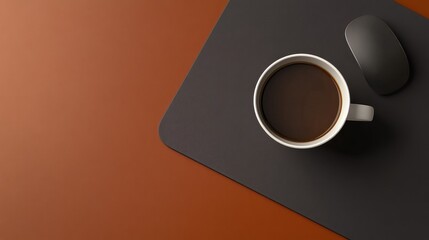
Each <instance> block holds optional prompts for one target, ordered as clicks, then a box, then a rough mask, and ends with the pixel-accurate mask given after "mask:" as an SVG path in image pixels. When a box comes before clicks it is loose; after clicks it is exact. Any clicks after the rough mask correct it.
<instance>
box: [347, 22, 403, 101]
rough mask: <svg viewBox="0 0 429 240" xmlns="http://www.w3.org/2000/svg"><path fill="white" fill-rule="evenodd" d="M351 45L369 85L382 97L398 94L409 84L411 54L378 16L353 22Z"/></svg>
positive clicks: (350, 29) (350, 28) (348, 36)
mask: <svg viewBox="0 0 429 240" xmlns="http://www.w3.org/2000/svg"><path fill="white" fill-rule="evenodd" d="M345 35H346V40H347V44H348V45H349V47H350V49H351V51H352V53H353V55H354V57H355V58H356V61H357V62H358V64H359V67H360V68H361V70H362V72H363V75H364V76H365V79H366V80H367V81H368V84H369V85H370V86H371V87H372V89H374V91H375V92H377V93H378V94H381V95H387V94H391V93H393V92H396V91H398V90H399V89H400V88H401V87H403V86H404V85H405V83H406V82H407V81H408V78H409V75H410V67H409V63H408V58H407V55H406V54H405V51H404V49H403V48H402V46H401V43H400V42H399V40H398V38H397V37H396V36H395V34H394V33H393V31H392V30H391V29H390V28H389V26H388V25H387V24H386V23H385V22H384V21H383V20H381V19H380V18H378V17H375V16H369V15H365V16H361V17H358V18H356V19H354V20H353V21H351V22H350V23H349V24H348V25H347V27H346V31H345Z"/></svg>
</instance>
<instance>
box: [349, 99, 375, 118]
mask: <svg viewBox="0 0 429 240" xmlns="http://www.w3.org/2000/svg"><path fill="white" fill-rule="evenodd" d="M373 118H374V108H373V107H371V106H368V105H363V104H353V103H352V104H350V109H349V114H348V115H347V121H363V122H371V121H372V119H373Z"/></svg>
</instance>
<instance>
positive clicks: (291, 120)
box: [262, 63, 341, 142]
mask: <svg viewBox="0 0 429 240" xmlns="http://www.w3.org/2000/svg"><path fill="white" fill-rule="evenodd" d="M340 108H341V95H340V92H339V90H338V86H337V84H336V82H335V80H334V79H333V78H332V76H331V75H330V74H329V73H328V72H326V71H325V70H323V69H322V68H319V67H317V66H315V65H312V64H306V63H296V64H291V65H288V66H285V67H283V68H281V69H279V70H278V71H277V72H275V73H274V74H273V75H271V77H270V78H269V79H268V81H267V83H266V85H265V87H264V90H263V93H262V112H263V115H264V118H265V121H266V122H267V123H268V125H269V126H270V127H271V128H272V130H274V131H275V132H276V133H277V134H278V135H280V136H281V137H283V138H285V139H287V140H291V141H295V142H308V141H312V140H315V139H317V138H319V137H321V136H323V135H324V134H325V133H326V132H327V131H329V130H330V129H331V127H332V126H333V125H334V124H335V122H336V121H337V118H338V115H339V112H340Z"/></svg>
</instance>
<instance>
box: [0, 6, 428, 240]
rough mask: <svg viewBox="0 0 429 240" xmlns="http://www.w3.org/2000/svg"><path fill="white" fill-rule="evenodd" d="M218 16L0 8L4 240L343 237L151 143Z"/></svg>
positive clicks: (164, 9) (164, 10)
mask: <svg viewBox="0 0 429 240" xmlns="http://www.w3.org/2000/svg"><path fill="white" fill-rule="evenodd" d="M404 1H405V0H404ZM407 2H410V3H411V5H412V6H411V5H410V6H411V7H413V8H418V11H419V12H420V13H421V14H428V11H429V6H428V5H427V4H426V5H425V6H424V8H423V9H425V10H422V8H419V6H423V5H419V3H418V0H407ZM421 2H423V0H422V1H421ZM225 5H226V0H216V1H198V0H181V1H175V0H170V1H165V0H161V1H158V0H156V1H155V0H143V1H141V0H121V1H114V0H74V1H57V0H40V1H1V2H0V239H1V240H3V239H7V240H14V239H286V238H289V239H340V238H341V237H340V236H338V235H336V234H334V233H332V232H330V231H328V230H326V229H324V228H322V227H320V226H319V225H317V224H315V223H313V222H311V221H309V220H307V219H305V218H304V217H302V216H299V215H298V214H296V213H294V212H292V211H290V210H288V209H286V208H284V207H282V206H280V205H278V204H275V203H273V202H271V201H270V200H268V199H266V198H264V197H262V196H260V195H258V194H256V193H254V192H252V191H250V190H248V189H246V188H244V187H242V186H240V185H238V184H236V183H234V182H232V181H231V180H229V179H227V178H225V177H222V176H221V175H219V174H217V173H215V172H213V171H210V170H209V169H207V168H205V167H203V166H202V165H199V164H197V163H196V162H194V161H191V160H189V159H187V158H186V157H184V156H182V155H180V154H178V153H176V152H174V151H172V150H170V149H168V148H167V147H165V146H164V145H163V144H162V143H161V141H160V139H159V137H158V133H157V128H158V123H159V121H160V119H161V118H162V115H163V113H164V112H165V110H166V109H167V107H168V104H169V103H170V101H171V100H172V98H173V96H174V94H175V92H176V91H177V89H178V88H179V86H180V84H181V82H182V80H183V79H184V77H185V75H186V73H187V72H188V71H189V69H190V67H191V65H192V63H193V61H194V60H195V58H196V56H197V54H198V52H199V50H200V49H201V47H202V45H203V44H204V41H205V40H206V39H207V37H208V35H209V33H210V31H211V29H212V27H213V26H214V25H215V23H216V20H217V19H218V17H219V16H220V14H221V12H222V10H223V8H224V7H225ZM416 6H417V7H416Z"/></svg>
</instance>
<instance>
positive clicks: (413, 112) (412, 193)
mask: <svg viewBox="0 0 429 240" xmlns="http://www.w3.org/2000/svg"><path fill="white" fill-rule="evenodd" d="M363 14H372V15H376V16H379V17H380V18H382V19H384V20H385V21H386V22H387V23H388V24H389V25H390V26H391V28H392V29H393V30H394V31H395V33H396V34H397V36H398V38H399V39H400V41H401V42H402V44H403V46H404V48H405V51H406V52H407V54H408V57H409V60H410V64H411V71H412V76H411V81H410V82H409V84H408V85H407V86H406V87H405V88H404V89H403V90H402V91H400V92H398V93H396V94H394V95H391V96H387V97H383V96H379V95H376V94H375V93H374V92H373V91H372V90H371V89H370V88H369V86H368V85H367V83H366V82H365V80H364V78H363V75H362V73H361V72H360V70H359V68H358V65H357V63H356V62H355V60H354V58H353V55H352V53H351V52H350V51H349V49H348V47H347V43H346V41H345V38H344V29H345V27H346V25H347V24H348V23H349V22H350V21H351V20H353V19H354V18H356V17H358V16H361V15H363ZM292 53H311V54H315V55H318V56H321V57H323V58H325V59H327V60H328V61H330V62H331V63H333V64H334V65H335V66H336V67H337V68H338V69H339V70H340V71H341V72H342V74H343V75H344V77H345V79H346V81H347V82H348V85H349V88H350V93H351V99H352V102H354V103H365V104H370V105H372V106H374V108H375V118H374V122H372V123H355V122H348V123H346V125H345V127H344V128H343V129H342V131H341V132H340V133H339V135H337V136H336V137H335V138H334V139H333V140H332V141H331V142H329V143H328V144H326V145H323V146H321V147H318V148H315V149H311V150H294V149H289V148H286V147H283V146H281V145H280V144H278V143H276V142H274V141H273V140H271V139H270V138H269V137H268V136H267V135H266V134H265V133H264V132H263V130H262V129H261V128H260V126H259V125H258V122H257V120H256V117H255V115H254V112H253V106H252V97H253V90H254V87H255V85H256V82H257V80H258V77H259V76H260V74H261V73H262V72H263V71H264V69H265V68H266V67H267V66H268V65H269V64H271V63H272V62H273V61H275V60H276V59H278V58H280V57H283V56H286V55H288V54H292ZM177 61H180V59H177ZM173 64H174V63H173ZM167 68H168V67H167ZM428 105H429V20H428V19H426V18H424V17H421V16H419V15H417V14H416V13H414V12H412V11H410V10H408V9H406V8H404V7H402V6H401V5H399V4H396V3H394V2H393V1H390V0H389V1H386V0H377V1H374V0H360V1H351V0H329V1H328V0H326V1H319V0H305V1H303V0H294V1H292V0H291V1H285V0H277V1H276V0H275V1H260V0H245V1H244V0H243V1H231V2H230V3H229V5H228V7H227V8H226V10H225V11H224V13H223V15H222V17H221V18H220V20H219V22H218V24H217V25H216V27H215V29H214V30H213V32H212V34H211V36H210V38H209V39H208V41H207V43H206V44H205V46H204V48H203V49H202V51H201V53H200V55H199V57H198V59H197V61H196V62H195V63H194V65H193V67H192V69H191V71H190V72H189V74H188V76H187V77H186V80H185V81H184V83H183V85H182V87H181V88H180V90H179V92H178V93H177V95H176V97H175V98H174V101H173V102H172V103H171V105H170V108H169V109H168V111H167V112H166V114H165V116H164V118H163V120H162V122H161V124H160V129H159V131H160V136H161V139H162V140H163V141H164V143H165V144H166V145H168V146H169V147H171V148H172V149H174V150H176V151H178V152H180V153H182V154H184V155H186V156H188V157H190V158H192V159H194V160H195V161H197V162H200V163H202V164H204V165H205V166H207V167H209V168H211V169H213V170H215V171H217V172H219V173H221V174H223V175H225V176H227V177H229V178H231V179H233V180H235V181H237V182H238V183H241V184H243V185H244V186H246V187H249V188H251V189H253V190H255V191H256V192H258V193H260V194H262V195H264V196H266V197H268V198H270V199H272V200H274V201H276V202H278V203H280V204H282V205H284V206H286V207H288V208H290V209H292V210H294V211H296V212H298V213H300V214H302V215H304V216H306V217H308V218H309V219H312V220H313V221H315V222H317V223H319V224H321V225H323V226H325V227H327V228H329V229H331V230H333V231H335V232H337V233H339V234H341V235H343V236H345V237H347V238H351V239H416V238H419V239H422V238H424V237H425V236H426V235H429V233H428V231H427V229H428V227H429V127H428V126H429V113H428V111H429V110H428V109H429V106H428ZM426 237H428V236H426Z"/></svg>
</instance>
